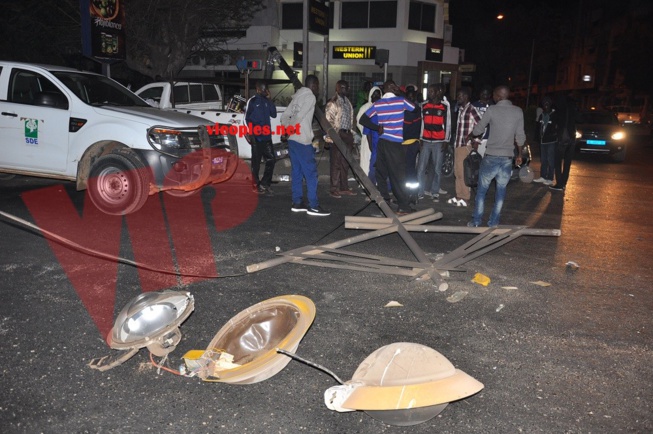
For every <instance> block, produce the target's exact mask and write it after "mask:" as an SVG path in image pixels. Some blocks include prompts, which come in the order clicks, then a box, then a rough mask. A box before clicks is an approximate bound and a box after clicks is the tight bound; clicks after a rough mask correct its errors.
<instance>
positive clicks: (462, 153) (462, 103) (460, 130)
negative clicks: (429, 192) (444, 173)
mask: <svg viewBox="0 0 653 434" xmlns="http://www.w3.org/2000/svg"><path fill="white" fill-rule="evenodd" d="M470 93H471V92H470V90H469V88H467V87H463V88H461V89H460V90H459V91H458V93H457V94H456V102H457V103H458V121H457V122H456V141H455V144H454V169H453V173H454V175H455V177H456V196H455V197H452V198H451V199H449V200H448V201H447V203H448V204H450V205H455V206H463V207H465V206H467V203H468V202H469V199H470V197H471V192H470V190H469V186H468V185H467V183H466V182H465V169H464V165H463V162H464V161H465V159H466V158H467V156H468V155H469V153H470V152H471V151H472V149H473V143H476V146H478V141H471V140H470V138H469V135H470V134H471V132H472V130H473V129H474V127H475V126H476V124H478V122H480V120H481V114H480V113H479V112H478V110H477V109H476V107H474V106H473V105H472V103H471V102H469V100H470Z"/></svg>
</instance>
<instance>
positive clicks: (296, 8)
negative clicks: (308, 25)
mask: <svg viewBox="0 0 653 434" xmlns="http://www.w3.org/2000/svg"><path fill="white" fill-rule="evenodd" d="M335 4H336V3H335V2H334V1H331V2H329V28H330V29H333V10H334V7H335ZM281 28H282V29H284V30H296V29H303V28H304V4H303V3H301V2H300V3H282V4H281Z"/></svg>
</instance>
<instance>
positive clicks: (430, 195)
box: [424, 191, 433, 197]
mask: <svg viewBox="0 0 653 434" xmlns="http://www.w3.org/2000/svg"><path fill="white" fill-rule="evenodd" d="M424 196H428V197H433V194H431V192H430V191H425V192H424Z"/></svg>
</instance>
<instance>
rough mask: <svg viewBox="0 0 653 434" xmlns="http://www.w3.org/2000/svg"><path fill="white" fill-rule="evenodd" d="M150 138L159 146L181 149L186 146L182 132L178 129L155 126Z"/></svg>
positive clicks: (151, 141)
mask: <svg viewBox="0 0 653 434" xmlns="http://www.w3.org/2000/svg"><path fill="white" fill-rule="evenodd" d="M148 139H149V141H150V143H154V144H155V145H158V147H166V148H174V149H179V148H183V147H184V143H183V140H182V133H181V131H178V130H170V129H165V128H153V129H151V130H150V132H149V135H148Z"/></svg>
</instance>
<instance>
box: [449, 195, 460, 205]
mask: <svg viewBox="0 0 653 434" xmlns="http://www.w3.org/2000/svg"><path fill="white" fill-rule="evenodd" d="M447 203H448V204H449V205H458V200H457V199H456V198H455V197H452V198H451V199H449V200H448V201H447Z"/></svg>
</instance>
